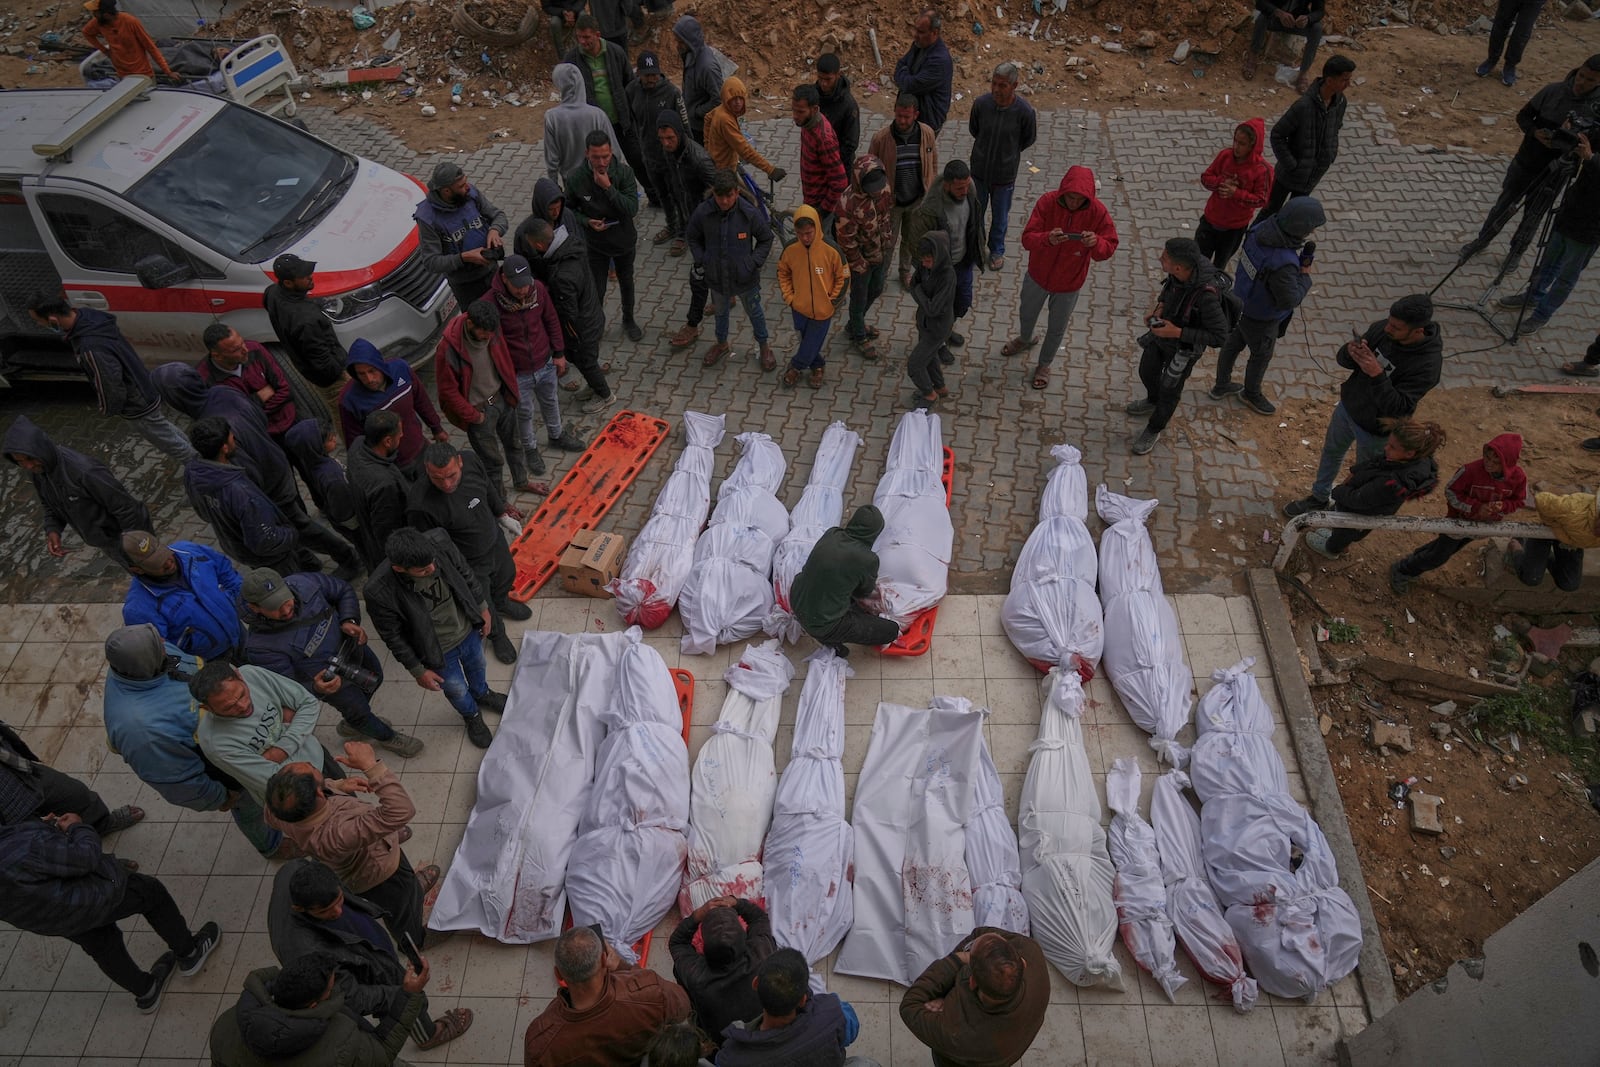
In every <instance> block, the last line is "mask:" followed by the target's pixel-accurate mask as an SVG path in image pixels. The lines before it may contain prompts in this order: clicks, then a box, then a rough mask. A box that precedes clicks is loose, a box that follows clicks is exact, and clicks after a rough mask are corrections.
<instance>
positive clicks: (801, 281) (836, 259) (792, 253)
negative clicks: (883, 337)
mask: <svg viewBox="0 0 1600 1067" xmlns="http://www.w3.org/2000/svg"><path fill="white" fill-rule="evenodd" d="M729 80H730V81H731V80H732V79H729ZM712 114H715V112H713V113H712ZM709 127H710V123H709V122H708V123H707V128H709ZM820 222H821V220H819V219H818V218H817V209H816V208H814V207H812V206H811V205H810V204H801V205H800V206H799V207H798V208H797V209H795V213H794V232H795V237H796V238H797V240H796V241H795V242H794V243H793V244H791V245H790V246H789V247H788V248H785V249H784V250H783V255H782V256H780V257H778V288H780V289H782V290H783V302H784V303H785V304H788V305H789V310H790V311H792V312H794V328H795V332H796V333H798V334H799V335H800V347H799V349H798V350H797V351H796V352H795V354H794V359H792V360H790V361H789V369H788V370H786V371H784V373H783V384H784V385H785V386H787V387H789V388H790V389H793V388H794V387H795V386H796V385H798V384H799V382H800V372H801V371H803V370H809V371H810V372H811V378H810V380H809V381H808V382H807V383H806V384H807V385H809V386H811V388H813V389H816V388H817V387H819V386H820V385H822V367H823V359H822V346H823V344H824V343H825V342H826V341H827V340H828V327H829V326H831V325H832V324H833V312H834V307H835V302H836V301H837V300H838V299H839V297H840V295H841V294H843V293H844V288H845V286H846V285H848V284H850V272H849V271H847V270H845V267H844V259H843V258H841V257H840V255H839V252H838V249H836V248H834V247H833V246H832V245H830V244H827V243H826V242H824V241H821V240H818V238H817V233H818V230H819V227H820Z"/></svg>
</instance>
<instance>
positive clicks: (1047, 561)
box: [1000, 445, 1105, 678]
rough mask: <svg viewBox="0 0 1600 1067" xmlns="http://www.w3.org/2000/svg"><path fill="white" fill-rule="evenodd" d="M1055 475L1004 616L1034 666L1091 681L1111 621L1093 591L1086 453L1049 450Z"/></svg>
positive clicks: (1014, 641)
mask: <svg viewBox="0 0 1600 1067" xmlns="http://www.w3.org/2000/svg"><path fill="white" fill-rule="evenodd" d="M1050 454H1051V456H1053V457H1054V458H1055V461H1056V468H1055V470H1053V471H1051V472H1050V478H1049V480H1048V481H1047V482H1046V484H1045V489H1044V492H1043V494H1041V496H1040V498H1039V525H1037V526H1035V527H1034V528H1033V532H1032V533H1031V534H1029V535H1028V540H1027V542H1026V543H1025V544H1024V545H1023V546H1022V551H1021V552H1020V553H1019V554H1018V556H1017V565H1016V568H1015V569H1014V570H1013V571H1012V572H1011V592H1010V593H1009V594H1007V596H1006V600H1005V604H1004V605H1002V606H1001V608H1000V622H1001V624H1002V625H1003V626H1005V629H1006V635H1007V636H1008V637H1010V638H1011V643H1012V644H1013V645H1015V646H1016V647H1017V651H1018V652H1021V653H1022V654H1023V655H1024V656H1026V657H1027V658H1028V659H1030V660H1032V661H1033V662H1035V663H1039V664H1043V665H1045V666H1046V667H1049V666H1057V667H1064V668H1067V669H1069V670H1076V671H1078V672H1079V674H1080V676H1081V677H1084V678H1089V677H1092V676H1093V674H1094V671H1095V669H1096V668H1097V667H1098V666H1099V664H1100V655H1101V652H1102V651H1103V649H1104V647H1105V619H1104V617H1103V614H1102V611H1101V607H1100V600H1099V598H1098V597H1097V596H1096V595H1095V591H1094V586H1095V580H1096V576H1097V573H1098V566H1097V563H1096V560H1095V548H1094V540H1093V539H1092V538H1091V537H1090V536H1089V530H1088V528H1087V527H1086V526H1084V520H1085V519H1086V518H1087V517H1088V514H1089V488H1088V483H1087V480H1086V479H1085V478H1084V473H1083V465H1082V462H1081V460H1082V453H1080V452H1079V451H1078V450H1077V449H1076V448H1074V447H1072V446H1071V445H1056V446H1055V447H1054V448H1052V449H1051V450H1050Z"/></svg>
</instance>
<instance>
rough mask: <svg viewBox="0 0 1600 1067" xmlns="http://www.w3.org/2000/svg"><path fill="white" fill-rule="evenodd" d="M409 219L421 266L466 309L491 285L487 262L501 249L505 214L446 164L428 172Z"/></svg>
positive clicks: (491, 264)
mask: <svg viewBox="0 0 1600 1067" xmlns="http://www.w3.org/2000/svg"><path fill="white" fill-rule="evenodd" d="M412 217H413V218H415V219H416V220H417V236H418V237H419V238H420V240H421V245H420V248H419V250H420V251H421V253H422V261H423V263H424V264H425V265H426V266H427V268H428V269H429V270H431V271H434V272H436V273H438V274H442V275H444V280H445V282H446V284H448V285H449V286H450V291H451V292H452V293H454V294H455V296H456V302H457V303H458V304H460V305H461V308H462V310H463V311H464V310H466V307H467V305H468V304H470V303H472V302H473V301H474V300H478V299H480V298H482V296H483V294H485V293H487V292H488V291H489V283H490V282H491V281H493V280H494V260H492V259H490V258H489V257H490V254H491V253H494V252H496V251H498V250H499V249H500V248H501V247H503V244H504V241H503V238H504V237H505V235H506V232H507V230H508V229H509V228H510V227H509V225H508V224H507V222H506V213H505V212H504V211H501V210H500V209H499V208H497V207H495V206H494V205H493V204H492V203H490V202H489V198H488V197H486V196H484V195H483V193H481V192H479V191H478V187H477V186H476V185H473V184H472V183H471V182H469V181H467V176H466V174H465V173H463V172H462V170H461V167H460V166H459V165H457V164H455V163H451V162H448V161H446V162H444V163H440V164H438V165H437V166H435V167H434V168H433V176H432V177H431V178H429V179H428V195H427V198H426V199H424V200H423V201H422V203H420V204H418V205H417V209H416V212H415V214H414V215H413V216H412Z"/></svg>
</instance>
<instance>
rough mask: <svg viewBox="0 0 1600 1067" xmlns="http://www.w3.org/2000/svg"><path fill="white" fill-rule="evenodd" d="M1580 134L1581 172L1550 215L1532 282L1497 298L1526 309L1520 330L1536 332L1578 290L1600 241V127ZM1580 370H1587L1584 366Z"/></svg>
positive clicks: (1576, 153) (1577, 153) (1577, 150)
mask: <svg viewBox="0 0 1600 1067" xmlns="http://www.w3.org/2000/svg"><path fill="white" fill-rule="evenodd" d="M1576 136H1577V145H1576V146H1575V147H1574V149H1573V154H1574V156H1575V157H1576V158H1577V161H1578V173H1577V176H1576V177H1574V178H1573V179H1572V184H1571V185H1570V186H1568V187H1567V192H1566V195H1565V196H1563V197H1562V198H1561V206H1560V207H1558V208H1557V209H1556V214H1555V217H1554V218H1553V219H1551V220H1550V234H1549V239H1548V241H1547V242H1546V243H1545V246H1544V248H1543V249H1542V250H1541V251H1540V253H1539V262H1538V263H1537V264H1535V266H1534V268H1533V274H1532V276H1531V277H1530V278H1529V279H1528V288H1527V289H1526V290H1524V291H1523V292H1520V293H1511V294H1509V295H1508V296H1503V297H1501V298H1500V299H1499V300H1498V301H1496V302H1497V303H1498V304H1499V305H1500V306H1501V307H1503V308H1512V309H1523V310H1522V321H1521V323H1519V324H1518V326H1517V333H1518V334H1530V333H1533V332H1534V331H1535V330H1538V329H1539V328H1540V327H1542V326H1544V325H1545V324H1546V323H1548V322H1549V321H1550V319H1551V318H1552V317H1553V316H1554V315H1555V313H1556V312H1557V311H1559V310H1560V309H1561V305H1562V304H1565V303H1566V302H1567V297H1569V296H1571V295H1572V289H1573V286H1575V285H1577V284H1578V279H1579V278H1580V277H1581V276H1582V275H1583V272H1584V269H1585V268H1586V267H1588V266H1589V260H1591V259H1593V258H1594V252H1595V248H1596V246H1600V161H1596V159H1595V152H1594V144H1593V142H1594V141H1596V140H1600V133H1590V134H1587V135H1585V134H1581V133H1580V134H1577V135H1576ZM1567 373H1569V374H1570V373H1572V371H1570V370H1568V371H1567ZM1577 373H1578V374H1580V375H1582V374H1583V372H1582V371H1581V370H1580V371H1578V372H1577Z"/></svg>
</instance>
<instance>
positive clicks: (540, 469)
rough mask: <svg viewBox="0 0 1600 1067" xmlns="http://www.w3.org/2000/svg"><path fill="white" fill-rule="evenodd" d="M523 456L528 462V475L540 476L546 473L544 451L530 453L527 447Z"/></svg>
mask: <svg viewBox="0 0 1600 1067" xmlns="http://www.w3.org/2000/svg"><path fill="white" fill-rule="evenodd" d="M523 456H524V458H525V460H526V462H527V464H528V475H529V476H530V477H533V478H538V477H540V476H541V475H543V474H544V472H545V465H544V455H543V454H542V453H540V452H534V453H532V454H529V453H528V450H527V449H523Z"/></svg>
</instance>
